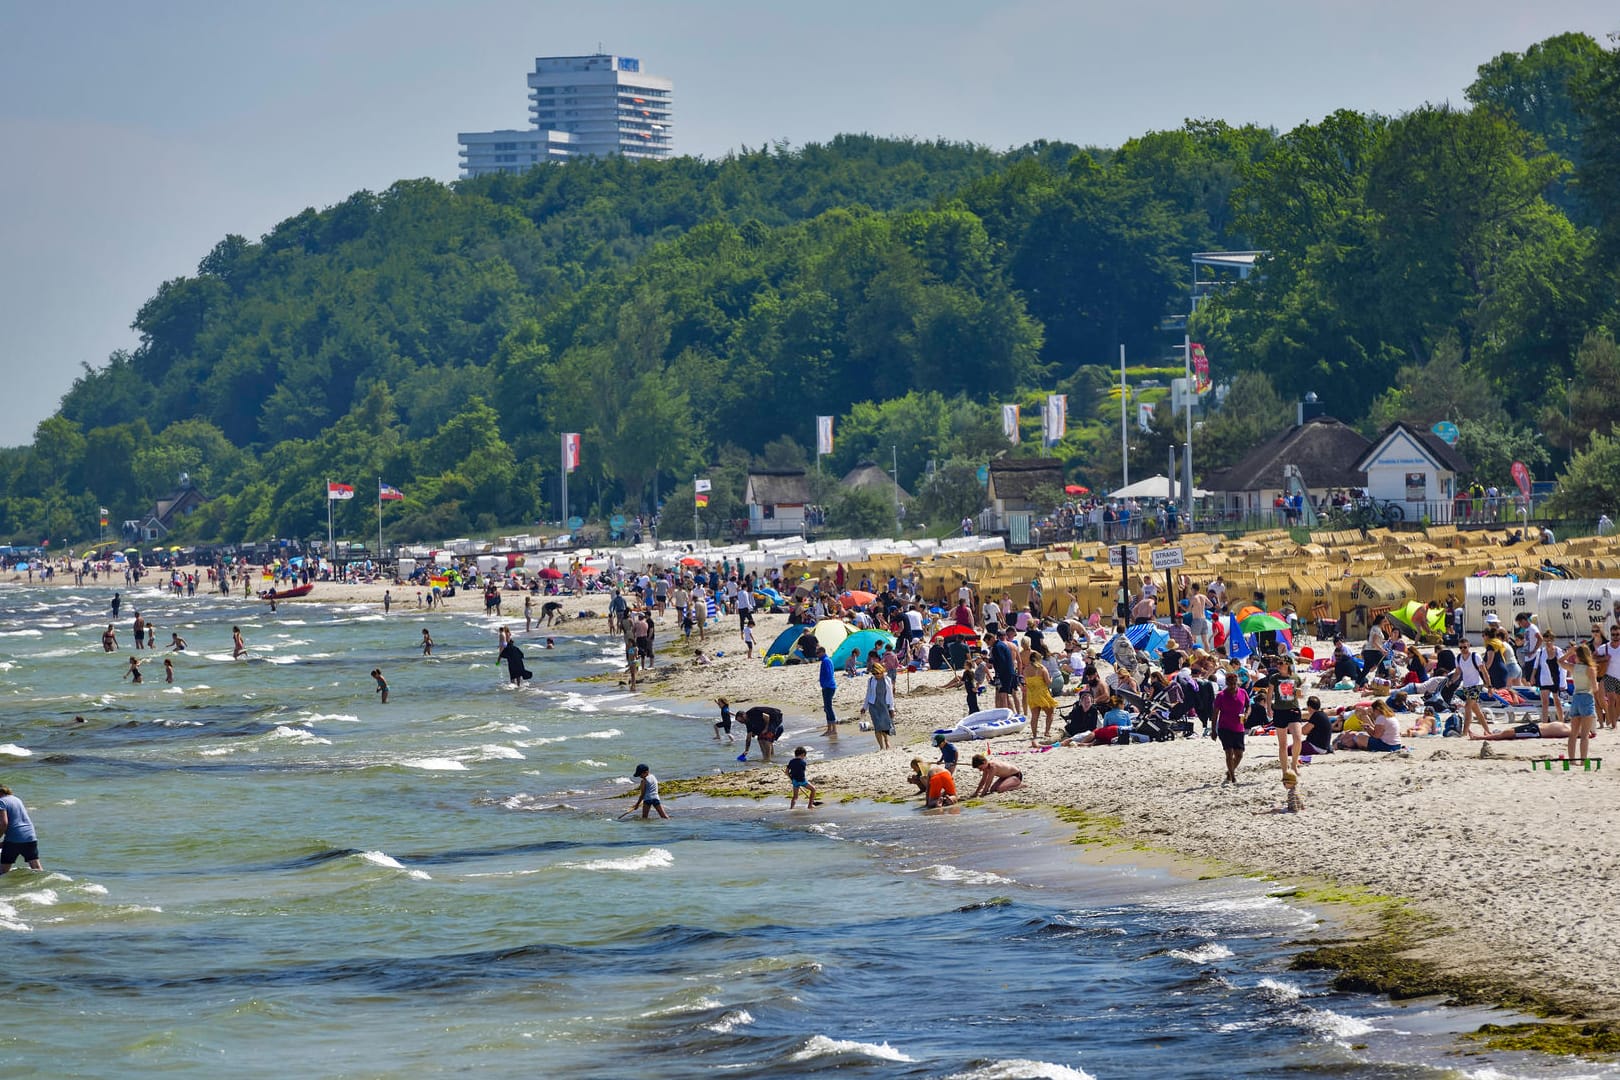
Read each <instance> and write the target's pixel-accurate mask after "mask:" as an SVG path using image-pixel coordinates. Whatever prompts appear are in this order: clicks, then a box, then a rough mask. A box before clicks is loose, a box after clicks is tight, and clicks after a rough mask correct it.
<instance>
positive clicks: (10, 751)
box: [0, 742, 34, 757]
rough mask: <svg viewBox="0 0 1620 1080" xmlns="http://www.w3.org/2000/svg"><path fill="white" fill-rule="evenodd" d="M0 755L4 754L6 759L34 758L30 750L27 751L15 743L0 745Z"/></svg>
mask: <svg viewBox="0 0 1620 1080" xmlns="http://www.w3.org/2000/svg"><path fill="white" fill-rule="evenodd" d="M0 754H4V755H6V756H7V757H33V756H34V752H33V751H32V750H30V749H28V748H27V747H25V746H18V745H17V744H16V743H9V742H8V743H0Z"/></svg>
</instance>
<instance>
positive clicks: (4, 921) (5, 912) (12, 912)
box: [0, 900, 34, 934]
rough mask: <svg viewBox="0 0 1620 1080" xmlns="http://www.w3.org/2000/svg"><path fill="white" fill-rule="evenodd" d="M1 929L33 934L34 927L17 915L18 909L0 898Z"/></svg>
mask: <svg viewBox="0 0 1620 1080" xmlns="http://www.w3.org/2000/svg"><path fill="white" fill-rule="evenodd" d="M0 930H10V931H12V932H13V933H17V934H31V933H33V932H34V928H33V927H32V926H29V925H28V924H27V923H25V922H23V921H22V920H21V919H19V918H18V917H17V909H16V908H14V907H12V906H11V905H10V904H8V903H6V902H5V901H4V900H0Z"/></svg>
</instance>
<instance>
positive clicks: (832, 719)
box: [816, 646, 838, 735]
mask: <svg viewBox="0 0 1620 1080" xmlns="http://www.w3.org/2000/svg"><path fill="white" fill-rule="evenodd" d="M816 656H817V658H818V665H819V667H820V668H821V678H820V683H821V708H822V711H823V712H825V713H826V714H827V728H826V730H825V731H823V732H822V734H823V735H837V734H838V728H837V724H838V716H837V714H835V713H834V712H833V693H834V692H835V691H836V690H837V689H838V678H837V676H835V675H834V674H833V662H832V657H830V656H828V655H827V650H826V649H824V648H822V647H820V646H817V647H816Z"/></svg>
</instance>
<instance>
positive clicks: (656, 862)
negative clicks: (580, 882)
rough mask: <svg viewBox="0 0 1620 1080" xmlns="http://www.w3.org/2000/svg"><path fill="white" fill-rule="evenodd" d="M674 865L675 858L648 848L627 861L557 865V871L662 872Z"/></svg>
mask: <svg viewBox="0 0 1620 1080" xmlns="http://www.w3.org/2000/svg"><path fill="white" fill-rule="evenodd" d="M674 865H675V856H674V855H672V854H670V853H669V851H668V850H666V849H665V848H661V847H655V848H648V849H647V850H646V851H644V852H642V853H641V854H640V855H632V856H630V857H629V858H627V859H592V860H590V861H589V862H579V863H569V862H565V863H558V864H557V868H558V869H559V870H616V871H620V872H623V873H636V872H638V871H641V870H662V869H663V868H664V867H666V866H674Z"/></svg>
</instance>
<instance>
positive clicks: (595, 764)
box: [576, 758, 613, 769]
mask: <svg viewBox="0 0 1620 1080" xmlns="http://www.w3.org/2000/svg"><path fill="white" fill-rule="evenodd" d="M576 764H578V765H581V766H584V767H585V768H587V769H611V768H612V767H613V766H612V764H611V763H610V762H606V761H597V760H596V759H595V758H581V759H580V760H579V761H578V762H577V763H576Z"/></svg>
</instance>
